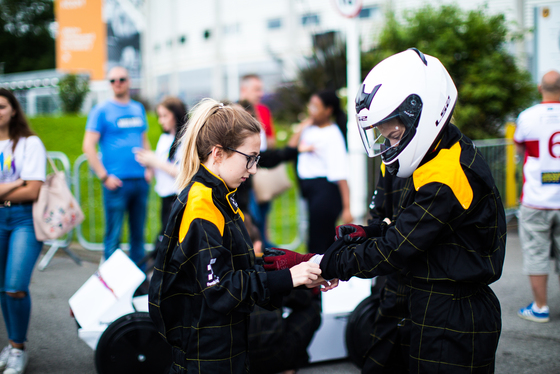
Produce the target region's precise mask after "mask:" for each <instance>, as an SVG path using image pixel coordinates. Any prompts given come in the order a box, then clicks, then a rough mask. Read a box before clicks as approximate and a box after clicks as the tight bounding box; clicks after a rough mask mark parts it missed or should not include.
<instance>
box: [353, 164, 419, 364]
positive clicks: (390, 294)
mask: <svg viewBox="0 0 560 374" xmlns="http://www.w3.org/2000/svg"><path fill="white" fill-rule="evenodd" d="M411 190H414V184H413V181H412V178H406V179H405V178H398V177H396V176H393V175H391V174H389V173H388V172H386V170H385V165H384V164H381V170H380V173H379V179H378V182H377V187H376V189H375V193H374V195H373V198H372V202H371V205H370V215H371V220H370V221H369V223H370V224H372V225H374V224H379V223H380V222H382V221H383V220H384V219H385V218H389V219H390V220H391V222H395V221H396V220H397V217H398V216H399V214H400V213H401V212H402V210H403V209H404V208H405V206H404V204H405V202H406V200H407V199H406V197H407V195H408V193H409V192H410V191H411ZM380 278H385V284H384V285H383V287H382V288H380V290H379V308H378V309H377V313H376V315H375V321H374V324H373V331H370V332H368V333H369V334H370V335H371V337H372V345H371V347H370V348H369V350H368V351H367V353H366V355H365V357H364V359H365V361H364V363H363V367H362V373H363V374H400V373H408V362H409V360H408V356H409V346H410V342H409V341H410V318H409V313H408V295H409V290H410V288H409V287H408V282H407V280H406V277H405V275H404V274H403V272H402V271H396V272H393V273H391V274H387V276H385V277H383V276H381V277H378V279H377V280H378V281H379V280H380Z"/></svg>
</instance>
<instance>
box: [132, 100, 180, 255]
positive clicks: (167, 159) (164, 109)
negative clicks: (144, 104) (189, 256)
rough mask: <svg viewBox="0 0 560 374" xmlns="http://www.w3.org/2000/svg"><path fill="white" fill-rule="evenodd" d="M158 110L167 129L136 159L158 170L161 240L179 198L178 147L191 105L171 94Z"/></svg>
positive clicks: (157, 189)
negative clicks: (149, 148) (152, 149)
mask: <svg viewBox="0 0 560 374" xmlns="http://www.w3.org/2000/svg"><path fill="white" fill-rule="evenodd" d="M156 112H157V115H158V122H159V124H160V125H161V129H162V130H163V134H161V136H160V137H159V140H158V143H157V146H156V151H155V152H152V151H150V150H146V149H138V150H137V151H136V153H135V155H136V156H135V158H136V161H138V162H139V163H140V164H142V165H143V166H145V167H150V168H153V169H154V177H155V179H156V185H155V188H154V189H155V191H156V193H157V194H158V196H160V197H161V231H160V234H159V235H158V239H157V242H159V241H160V240H161V236H162V235H163V232H164V230H165V226H166V225H167V220H168V218H169V214H170V213H171V207H172V206H173V202H174V201H175V199H176V198H177V187H176V186H175V178H176V177H177V174H178V172H179V168H178V166H177V164H178V162H179V159H178V158H177V155H178V154H179V153H178V152H177V148H178V147H179V138H180V136H181V133H182V129H183V126H184V125H185V123H186V122H187V107H186V105H185V104H184V103H183V102H182V101H181V100H180V99H179V98H176V97H167V98H165V99H164V100H163V101H162V102H161V103H159V105H158V106H157V108H156ZM154 253H155V252H154Z"/></svg>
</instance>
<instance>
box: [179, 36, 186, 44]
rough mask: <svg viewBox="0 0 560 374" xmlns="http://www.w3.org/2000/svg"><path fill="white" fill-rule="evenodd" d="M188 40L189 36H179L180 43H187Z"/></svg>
mask: <svg viewBox="0 0 560 374" xmlns="http://www.w3.org/2000/svg"><path fill="white" fill-rule="evenodd" d="M186 42H187V37H186V36H185V35H181V36H180V37H179V44H185V43H186Z"/></svg>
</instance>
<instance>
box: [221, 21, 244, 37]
mask: <svg viewBox="0 0 560 374" xmlns="http://www.w3.org/2000/svg"><path fill="white" fill-rule="evenodd" d="M223 30H224V35H233V34H239V31H240V30H241V26H240V25H239V23H234V24H231V25H224V28H223Z"/></svg>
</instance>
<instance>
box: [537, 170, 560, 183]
mask: <svg viewBox="0 0 560 374" xmlns="http://www.w3.org/2000/svg"><path fill="white" fill-rule="evenodd" d="M541 183H542V184H560V173H559V172H545V173H542V174H541Z"/></svg>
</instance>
